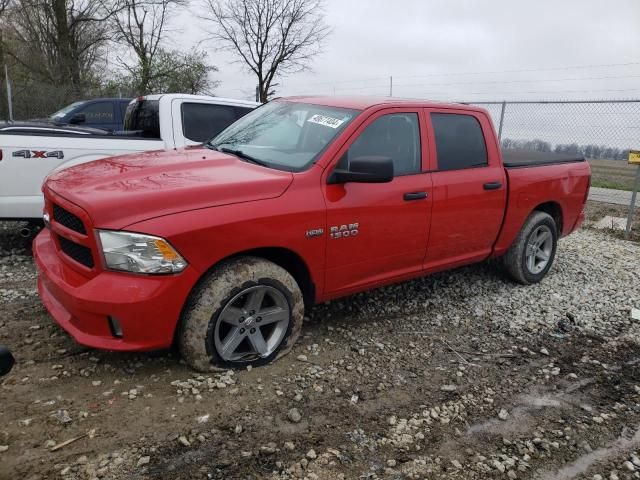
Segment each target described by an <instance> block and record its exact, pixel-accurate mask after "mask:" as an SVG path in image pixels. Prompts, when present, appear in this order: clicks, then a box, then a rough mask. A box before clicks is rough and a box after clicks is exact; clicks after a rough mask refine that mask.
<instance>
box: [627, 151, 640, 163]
mask: <svg viewBox="0 0 640 480" xmlns="http://www.w3.org/2000/svg"><path fill="white" fill-rule="evenodd" d="M629 163H630V164H632V165H640V150H629Z"/></svg>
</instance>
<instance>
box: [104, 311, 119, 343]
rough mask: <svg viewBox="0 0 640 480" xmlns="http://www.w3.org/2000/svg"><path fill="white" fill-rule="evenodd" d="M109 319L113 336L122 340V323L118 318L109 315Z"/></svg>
mask: <svg viewBox="0 0 640 480" xmlns="http://www.w3.org/2000/svg"><path fill="white" fill-rule="evenodd" d="M107 318H108V319H109V329H110V330H111V335H113V336H114V337H116V338H122V327H121V326H120V321H119V320H118V319H117V318H116V317H112V316H111V315H109V317H107Z"/></svg>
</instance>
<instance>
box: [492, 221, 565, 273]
mask: <svg viewBox="0 0 640 480" xmlns="http://www.w3.org/2000/svg"><path fill="white" fill-rule="evenodd" d="M557 243H558V228H557V226H556V222H555V221H554V219H553V217H552V216H551V215H549V214H548V213H545V212H538V211H536V212H533V213H532V214H531V215H530V216H529V218H528V219H527V221H526V222H525V224H524V226H523V227H522V230H520V233H519V234H518V236H517V237H516V239H515V241H514V242H513V244H512V245H511V248H509V250H508V251H507V253H506V255H505V256H504V264H505V267H506V270H507V272H508V273H509V276H510V277H511V278H512V279H513V280H515V281H516V282H518V283H522V284H523V285H530V284H532V283H538V282H539V281H540V280H542V279H543V278H544V277H545V276H546V275H547V272H548V271H549V269H550V268H551V265H552V264H553V260H554V258H555V255H556V247H557Z"/></svg>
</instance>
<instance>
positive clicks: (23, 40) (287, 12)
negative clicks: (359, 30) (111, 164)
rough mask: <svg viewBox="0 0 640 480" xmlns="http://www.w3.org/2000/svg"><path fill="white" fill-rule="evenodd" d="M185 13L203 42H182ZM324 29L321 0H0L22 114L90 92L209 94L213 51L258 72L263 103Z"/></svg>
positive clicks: (0, 30) (4, 54)
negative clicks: (198, 26)
mask: <svg viewBox="0 0 640 480" xmlns="http://www.w3.org/2000/svg"><path fill="white" fill-rule="evenodd" d="M185 12H189V14H191V15H193V16H198V17H200V18H202V19H203V20H204V22H203V23H204V24H205V25H206V29H205V30H204V31H203V32H202V35H203V36H204V38H205V41H204V42H203V43H200V44H195V45H184V44H183V43H180V42H178V39H179V38H180V36H181V35H182V34H183V33H184V32H183V31H180V29H179V27H180V26H179V25H177V22H176V21H175V19H176V16H177V15H179V14H181V13H185ZM183 28H184V27H183ZM328 34H329V28H328V27H327V26H326V24H325V23H324V11H323V0H0V66H2V68H3V69H4V67H5V66H6V68H7V70H8V73H9V77H10V79H11V85H12V90H13V99H14V101H13V107H14V118H18V119H24V118H33V117H37V116H40V117H42V116H45V115H48V114H50V113H52V112H53V111H55V110H56V109H58V108H60V107H61V106H63V105H66V104H68V103H69V102H71V101H75V100H81V99H85V98H92V97H105V96H115V97H118V96H123V97H128V96H135V95H144V94H151V93H192V94H214V93H215V89H216V87H218V85H219V82H218V81H216V80H215V78H214V76H215V73H216V72H217V71H218V68H219V67H218V66H216V65H214V63H213V60H214V55H215V52H216V51H217V50H226V51H228V52H230V53H231V57H232V58H234V59H235V60H236V61H237V62H239V63H240V64H241V65H243V66H244V68H245V70H246V71H247V72H248V73H249V74H251V75H252V76H254V77H255V81H256V84H257V85H258V93H259V97H260V99H261V100H262V101H266V100H267V99H268V98H269V97H270V96H272V95H273V94H274V93H275V90H274V89H275V87H277V79H278V78H279V77H281V76H283V75H288V74H292V73H295V72H298V71H301V70H304V69H305V68H308V66H309V64H310V61H311V60H312V58H313V57H314V56H315V55H316V54H317V53H318V52H319V51H320V50H321V47H322V44H323V41H324V39H325V38H326V36H327V35H328ZM178 44H179V45H180V48H176V47H175V46H176V45H178ZM225 67H226V66H225ZM0 74H2V77H4V75H3V74H4V72H0ZM1 88H2V90H3V92H2V98H0V116H1V117H2V118H7V102H6V90H4V89H5V85H4V81H3V82H2V87H1Z"/></svg>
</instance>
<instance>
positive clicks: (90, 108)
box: [76, 102, 113, 125]
mask: <svg viewBox="0 0 640 480" xmlns="http://www.w3.org/2000/svg"><path fill="white" fill-rule="evenodd" d="M76 113H82V114H84V117H85V121H84V124H85V125H97V124H101V123H113V104H112V103H111V102H96V103H92V104H90V105H87V106H86V107H84V108H82V109H80V110H78V111H77V112H76Z"/></svg>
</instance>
